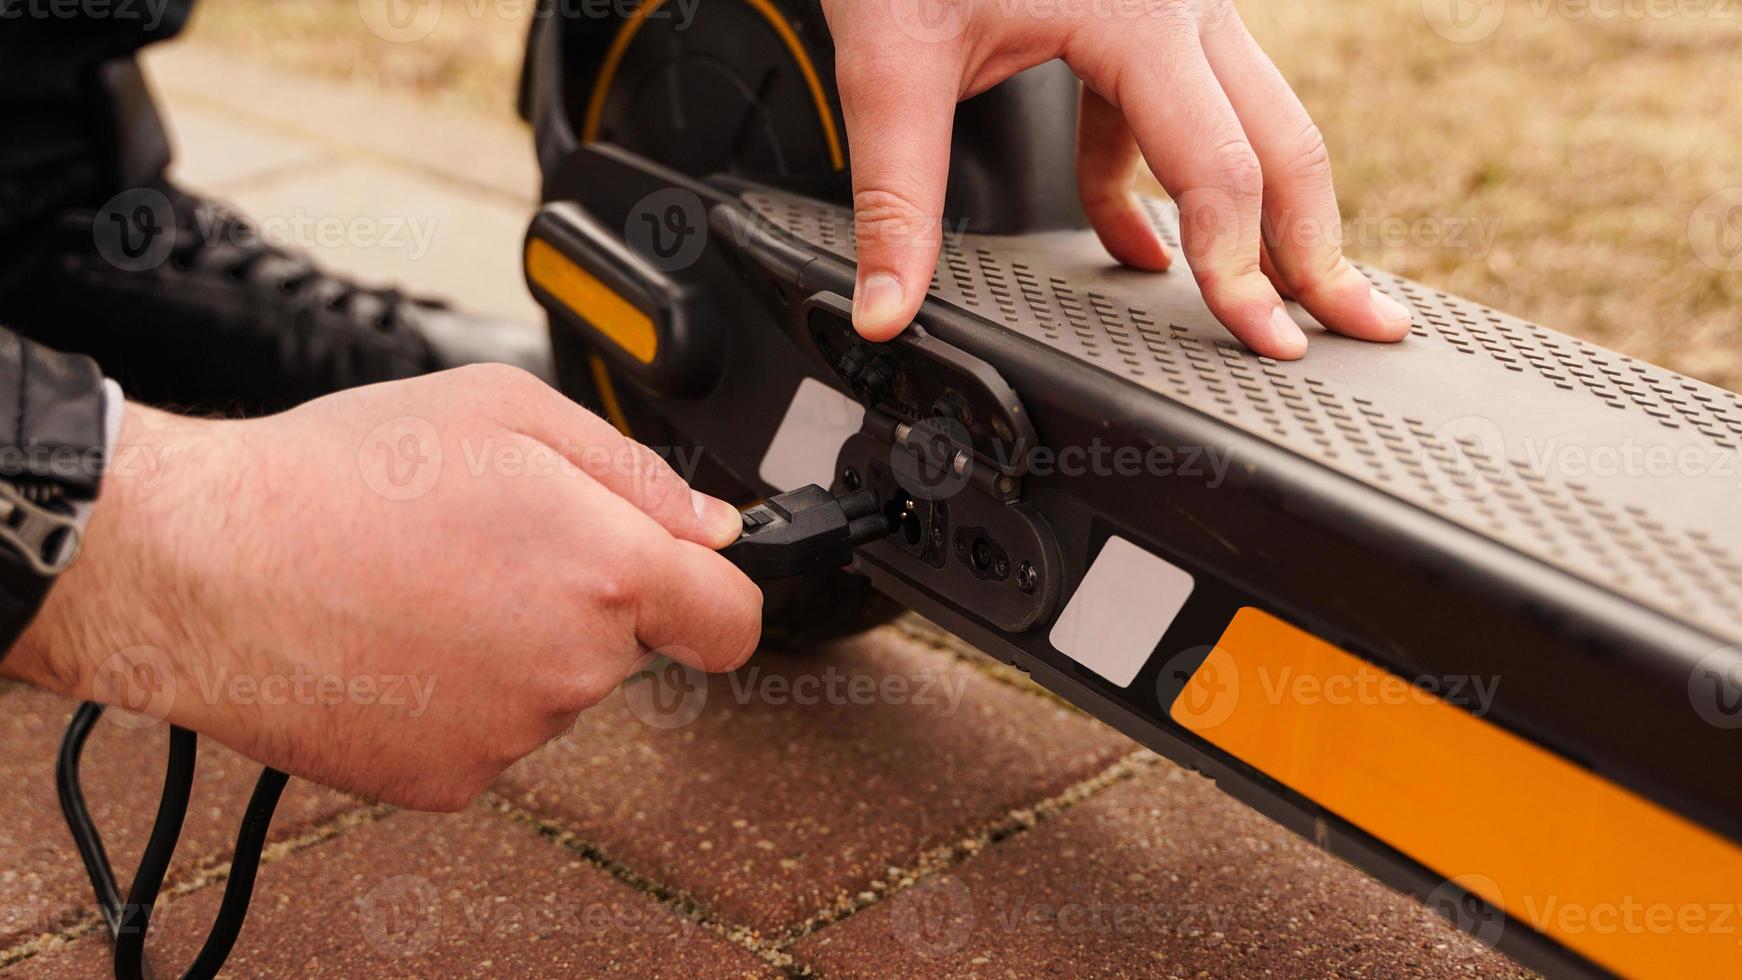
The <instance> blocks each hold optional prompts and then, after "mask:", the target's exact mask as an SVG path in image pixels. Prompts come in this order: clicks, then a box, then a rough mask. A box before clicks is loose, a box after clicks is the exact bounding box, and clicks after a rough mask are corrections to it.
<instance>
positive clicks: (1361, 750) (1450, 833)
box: [1169, 608, 1742, 977]
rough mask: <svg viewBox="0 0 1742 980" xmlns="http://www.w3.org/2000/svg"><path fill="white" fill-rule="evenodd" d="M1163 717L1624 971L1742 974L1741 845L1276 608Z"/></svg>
mask: <svg viewBox="0 0 1742 980" xmlns="http://www.w3.org/2000/svg"><path fill="white" fill-rule="evenodd" d="M1497 681H1498V682H1499V683H1503V682H1504V678H1498V679H1495V678H1489V679H1486V680H1485V683H1486V684H1487V685H1488V691H1489V692H1490V693H1491V692H1492V690H1493V689H1494V688H1493V685H1494V684H1495V683H1496V682H1497ZM1448 693H1450V692H1449V690H1448ZM1464 693H1465V695H1467V697H1465V696H1460V700H1462V701H1464V702H1465V703H1467V704H1477V703H1479V701H1480V699H1479V698H1478V697H1476V694H1477V693H1478V691H1477V689H1476V688H1474V687H1473V686H1472V687H1471V689H1470V690H1467V691H1466V692H1464ZM1689 710H1692V708H1691V707H1690V709H1689ZM1169 714H1170V715H1171V716H1172V717H1173V719H1174V720H1175V721H1177V722H1179V723H1180V724H1181V725H1183V726H1185V727H1186V728H1188V729H1190V730H1191V731H1194V732H1196V733H1197V734H1198V735H1200V736H1202V737H1203V738H1204V739H1205V740H1207V741H1209V742H1210V743H1211V744H1213V745H1216V746H1217V747H1219V748H1221V749H1223V750H1225V751H1227V752H1228V753H1229V754H1231V755H1233V756H1234V757H1235V758H1237V759H1240V760H1241V761H1243V762H1245V763H1247V764H1249V765H1251V766H1253V767H1254V768H1256V769H1258V770H1260V771H1261V772H1263V773H1264V774H1265V775H1267V776H1269V777H1270V778H1272V779H1274V780H1276V781H1277V782H1280V783H1282V784H1283V785H1285V786H1287V787H1288V788H1290V789H1292V790H1294V791H1295V792H1297V793H1300V794H1302V795H1303V796H1306V797H1308V798H1309V799H1311V800H1313V801H1314V802H1315V803H1317V804H1319V805H1320V806H1322V807H1324V808H1325V809H1326V810H1328V811H1330V812H1332V813H1335V814H1337V815H1338V816H1340V817H1342V818H1343V819H1344V820H1347V821H1349V822H1350V823H1352V824H1354V825H1355V826H1357V827H1359V828H1361V829H1362V830H1364V831H1366V832H1367V833H1369V834H1371V835H1373V836H1374V837H1376V838H1378V839H1379V840H1381V841H1383V842H1385V843H1386V844H1389V845H1390V846H1391V847H1393V848H1395V849H1397V850H1398V851H1401V852H1402V853H1404V854H1406V855H1408V856H1409V857H1411V858H1413V859H1414V860H1416V861H1417V862H1419V863H1421V864H1422V865H1424V866H1426V867H1428V868H1430V869H1432V870H1433V871H1434V872H1435V873H1437V874H1439V875H1442V876H1444V877H1445V878H1447V879H1449V880H1452V881H1455V882H1456V883H1457V884H1458V885H1459V886H1461V887H1463V888H1464V889H1466V890H1468V891H1470V892H1472V893H1474V894H1477V895H1480V896H1481V897H1482V898H1484V899H1486V900H1487V901H1488V902H1489V903H1490V904H1492V905H1494V906H1496V907H1498V908H1502V909H1505V910H1506V911H1507V913H1509V914H1510V915H1511V916H1513V917H1514V918H1515V919H1517V920H1518V921H1519V922H1522V923H1524V924H1525V925H1528V926H1530V927H1532V928H1534V929H1536V930H1537V931H1539V932H1542V933H1544V934H1546V935H1548V936H1550V937H1552V938H1553V939H1554V940H1555V941H1557V942H1559V943H1560V944H1561V945H1563V946H1565V947H1567V948H1569V949H1572V950H1574V951H1576V952H1578V953H1580V954H1582V955H1583V956H1585V957H1586V958H1588V959H1590V960H1591V961H1592V962H1595V963H1597V964H1599V965H1601V966H1603V967H1605V968H1607V969H1609V970H1611V971H1613V972H1616V973H1620V974H1624V975H1629V976H1658V977H1691V976H1742V848H1738V847H1737V846H1736V845H1735V844H1733V843H1731V842H1730V841H1728V840H1726V839H1724V838H1722V837H1719V836H1718V835H1716V834H1714V833H1712V832H1710V831H1708V830H1705V829H1704V828H1702V827H1699V826H1697V825H1695V824H1693V823H1690V822H1689V821H1687V820H1685V819H1683V818H1682V817H1679V816H1677V815H1676V814H1674V813H1671V812H1670V811H1668V810H1665V809H1663V808H1662V807H1660V806H1658V805H1657V804H1655V803H1652V802H1650V801H1648V800H1646V799H1644V798H1642V797H1640V796H1637V795H1635V794H1634V793H1632V792H1630V791H1628V790H1625V789H1622V788H1621V787H1619V786H1616V785H1615V784H1613V783H1611V782H1608V781H1607V780H1605V779H1603V778H1602V777H1600V776H1597V775H1595V774H1593V773H1591V772H1589V771H1587V770H1585V769H1582V768H1580V767H1578V766H1575V765H1573V764H1572V763H1570V762H1568V761H1567V760H1565V759H1563V758H1561V757H1560V756H1558V755H1555V754H1553V753H1551V752H1549V751H1547V750H1545V749H1543V748H1540V747H1538V746H1536V745H1534V744H1532V743H1530V742H1528V741H1525V740H1524V739H1522V738H1519V737H1518V736H1516V735H1513V734H1512V733H1510V732H1507V731H1505V730H1503V729H1501V728H1499V727H1498V726H1496V725H1494V724H1491V723H1489V722H1487V721H1484V720H1482V719H1481V718H1478V717H1477V716H1476V715H1475V714H1473V713H1471V711H1470V710H1467V709H1465V708H1461V707H1458V706H1455V705H1452V704H1449V703H1447V702H1446V701H1444V700H1442V699H1441V698H1439V697H1438V696H1436V695H1434V694H1431V693H1429V692H1427V691H1426V690H1424V689H1422V688H1421V687H1417V686H1415V685H1412V684H1410V683H1409V682H1407V681H1405V680H1403V679H1402V678H1400V677H1397V676H1396V675H1394V674H1391V673H1388V672H1386V671H1383V670H1380V669H1379V668H1377V667H1374V666H1372V665H1371V664H1368V663H1367V662H1365V661H1363V660H1360V659H1358V658H1357V657H1355V656H1353V655H1351V654H1349V653H1347V652H1345V651H1343V650H1341V649H1339V648H1338V647H1335V646H1332V645H1331V644H1329V643H1326V642H1325V641H1323V640H1320V639H1318V638H1317V637H1314V636H1312V635H1310V634H1308V633H1305V632H1303V631H1302V630H1299V629H1297V628H1295V627H1294V626H1291V625H1289V624H1288V623H1285V622H1283V621H1282V620H1280V619H1277V618H1276V617H1274V616H1271V615H1269V614H1268V613H1264V612H1261V611H1259V610H1257V609H1251V608H1247V609H1242V610H1240V611H1239V612H1238V613H1237V614H1235V616H1234V620H1233V622H1232V623H1230V624H1229V626H1228V629H1227V631H1226V632H1225V633H1224V634H1223V635H1222V638H1221V640H1220V641H1219V642H1218V643H1217V644H1216V647H1215V649H1214V650H1213V651H1212V652H1211V654H1210V655H1209V657H1208V658H1207V659H1206V660H1205V661H1204V663H1203V665H1202V666H1201V667H1199V668H1198V670H1197V671H1196V672H1195V673H1193V675H1192V677H1191V679H1190V680H1189V681H1188V682H1187V684H1186V687H1185V689H1184V690H1183V691H1181V693H1180V696H1179V697H1178V698H1176V699H1175V700H1174V703H1173V705H1172V707H1171V708H1170V709H1169ZM1616 723H1617V724H1625V723H1626V720H1625V719H1616ZM1712 764H1713V767H1714V769H1713V773H1712V778H1714V779H1719V778H1725V777H1724V775H1723V772H1724V771H1727V770H1725V769H1724V765H1723V760H1718V759H1713V760H1712ZM1501 928H1518V927H1517V926H1516V925H1513V924H1510V923H1508V924H1505V925H1504V926H1502V924H1501V923H1499V922H1498V921H1497V922H1495V923H1494V924H1492V926H1491V927H1487V928H1483V929H1478V930H1477V934H1478V935H1480V936H1482V937H1483V938H1484V939H1487V940H1489V941H1494V940H1495V939H1497V938H1498V937H1497V936H1496V935H1495V934H1494V933H1495V931H1497V930H1499V929H1501Z"/></svg>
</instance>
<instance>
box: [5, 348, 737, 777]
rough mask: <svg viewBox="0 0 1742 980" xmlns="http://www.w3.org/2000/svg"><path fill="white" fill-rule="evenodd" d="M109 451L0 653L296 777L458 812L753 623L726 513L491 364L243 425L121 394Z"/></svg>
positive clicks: (16, 672)
mask: <svg viewBox="0 0 1742 980" xmlns="http://www.w3.org/2000/svg"><path fill="white" fill-rule="evenodd" d="M121 446H122V452H121V455H119V456H118V464H120V465H119V468H118V469H117V470H115V471H112V472H111V473H110V474H109V476H108V477H107V478H106V480H105V484H104V488H103V495H102V498H101V500H100V501H99V502H98V505H97V509H96V512H95V513H94V514H93V516H92V519H91V523H90V526H89V528H88V530H87V536H86V543H85V551H84V553H83V555H82V556H81V557H80V558H79V560H78V561H77V562H75V563H74V565H73V567H72V568H71V569H70V570H69V571H68V572H67V573H66V575H64V576H63V577H62V579H61V581H60V582H59V583H58V584H57V585H56V587H55V589H54V590H53V591H52V592H51V593H50V595H49V599H48V602H47V603H46V604H45V606H44V607H43V609H42V611H41V614H40V615H39V616H38V618H37V620H36V622H35V623H33V624H32V626H31V628H30V629H29V630H28V631H27V632H26V634H25V636H24V638H23V639H22V640H21V641H20V643H19V644H18V645H17V647H15V648H14V649H13V650H12V652H11V653H10V654H9V655H8V656H7V658H6V659H5V660H4V661H0V666H3V667H4V668H5V670H6V672H7V673H8V674H10V675H12V676H16V677H20V678H21V679H24V680H27V681H31V682H33V683H36V684H38V685H40V686H43V687H47V688H51V689H54V690H58V691H61V692H62V693H66V694H69V695H72V696H74V697H79V698H88V699H94V700H101V701H106V702H110V703H117V702H119V703H122V704H124V706H126V707H129V708H133V709H141V708H143V709H144V710H146V711H148V712H150V713H151V714H154V715H156V716H158V717H161V718H164V719H166V720H168V721H170V722H174V723H176V724H179V725H182V726H184V727H187V728H191V729H194V730H196V731H200V732H203V733H206V734H209V735H211V736H213V737H215V738H217V739H218V740H219V741H221V742H223V743H225V744H226V745H229V746H231V747H232V748H234V749H236V750H237V751H239V752H241V753H243V754H244V755H247V756H250V757H252V758H254V759H256V760H258V761H260V762H263V763H266V764H268V765H271V766H275V767H277V768H280V769H283V770H285V771H287V772H290V773H292V774H293V775H298V776H304V777H307V778H309V779H312V780H314V781H316V782H320V783H325V784H327V785H330V786H335V787H338V788H340V789H344V790H348V791H352V792H356V793H359V794H362V795H364V796H367V797H371V798H374V799H379V800H384V801H387V802H390V803H395V804H399V805H402V806H410V807H416V808H420V809H438V810H440V809H455V808H458V807H460V806H463V805H464V804H465V803H466V802H467V801H468V800H470V799H471V798H472V797H473V796H474V795H476V794H477V793H478V792H479V791H480V790H481V789H483V788H484V787H485V786H486V785H488V784H489V782H490V781H491V780H492V779H494V778H495V776H496V775H497V774H498V773H499V772H501V770H502V769H503V768H505V767H506V766H507V765H509V764H510V763H512V762H513V761H514V760H516V759H518V758H520V757H521V756H523V755H525V754H527V753H529V752H531V751H533V750H534V749H536V748H538V747H539V746H540V745H542V744H543V743H545V742H546V741H548V740H550V739H551V738H554V737H556V736H557V735H559V734H561V733H562V732H563V731H564V730H565V729H566V728H567V727H568V726H569V725H570V723H571V722H572V721H573V719H574V717H575V715H576V713H577V712H579V711H580V710H581V709H583V708H585V707H587V706H588V705H591V704H593V703H595V702H597V701H598V700H599V699H601V698H603V697H604V696H605V695H606V694H608V693H609V692H610V691H611V690H612V689H613V688H614V687H615V686H616V685H617V684H618V683H619V682H620V681H622V680H623V678H625V677H626V676H628V675H629V674H631V673H632V672H633V671H634V670H635V669H637V667H638V665H639V664H641V663H642V662H644V660H645V658H646V657H647V656H649V655H650V653H651V652H653V651H659V652H663V653H666V654H669V655H670V656H672V657H673V658H675V659H678V660H680V661H682V662H684V663H687V664H689V665H691V666H693V667H697V668H700V669H703V670H710V671H718V670H726V669H730V668H732V667H735V666H737V665H738V664H740V663H742V662H743V661H744V660H745V659H747V658H748V657H749V656H750V654H751V652H752V650H753V649H754V647H755V644H756V641H757V636H758V633H759V630H760V617H761V603H762V597H761V593H760V592H759V591H758V590H757V588H756V586H755V585H753V584H752V583H751V582H750V581H749V580H748V579H746V578H745V577H744V576H743V575H742V574H740V573H739V572H738V570H737V569H735V568H734V567H733V566H732V565H731V564H730V563H729V562H727V561H726V560H725V559H724V558H722V557H721V556H720V555H718V554H716V553H715V551H714V549H715V548H718V547H721V546H723V545H725V544H727V543H729V542H731V541H732V540H734V539H735V537H736V536H737V534H738V531H739V528H740V521H739V518H738V513H737V511H736V510H735V509H734V508H733V507H732V506H731V505H729V504H726V503H724V502H722V501H719V500H714V499H712V498H709V497H704V496H701V495H699V494H697V495H692V491H691V490H690V489H689V487H688V485H687V484H686V483H685V482H684V481H683V480H682V479H681V478H680V477H679V476H678V475H677V474H676V473H675V472H673V471H672V470H671V468H670V467H669V466H667V465H666V464H665V463H664V462H663V461H661V460H660V459H659V458H658V457H657V456H655V455H653V454H652V453H651V452H650V451H649V450H647V449H646V448H644V447H641V446H639V445H637V444H635V443H633V442H631V441H629V440H627V439H625V438H623V437H622V436H620V435H619V434H618V433H617V432H616V431H615V430H613V429H612V428H611V427H610V426H609V425H608V424H606V423H605V422H603V421H601V420H600V419H598V418H597V417H595V416H593V415H591V414H589V413H587V412H586V411H584V410H582V409H580V408H579V407H577V406H576V405H574V404H573V403H572V402H570V401H569V400H568V399H566V398H564V397H562V396H561V395H559V394H558V393H556V392H555V391H552V390H551V389H550V388H547V387H546V386H544V385H543V384H542V383H540V382H538V381H536V380H535V379H533V378H532V376H531V375H528V374H525V373H524V372H521V371H518V370H516V369H513V368H506V367H499V366H494V365H491V366H477V367H469V368H461V369H459V370H455V371H448V372H444V373H442V374H436V375H431V376H428V377H425V378H420V379H417V380H413V381H405V382H398V383H394V384H385V385H376V386H372V387H367V388H359V389H356V390H353V391H348V392H344V393H341V394H337V395H332V396H329V397H326V398H322V399H320V400H318V401H314V402H311V403H309V404H307V405H304V406H303V407H301V408H297V409H295V410H293V411H290V412H287V413H285V414H283V415H277V416H271V417H268V418H262V419H258V420H253V421H246V422H218V421H201V420H193V419H185V418H180V417H176V416H172V415H166V414H163V413H161V412H155V411H152V410H150V409H146V408H143V407H139V406H129V407H128V409H127V414H126V416H125V424H124V427H123V432H122V438H121ZM129 453H131V454H134V455H132V456H131V457H129V456H128V455H127V454H129ZM130 459H131V463H129V460H130Z"/></svg>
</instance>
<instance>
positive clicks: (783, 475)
mask: <svg viewBox="0 0 1742 980" xmlns="http://www.w3.org/2000/svg"><path fill="white" fill-rule="evenodd" d="M864 421H865V406H863V405H861V404H859V403H858V402H856V401H854V400H853V399H851V398H848V397H847V396H846V395H843V394H841V393H840V392H838V391H836V390H835V389H833V388H830V387H829V386H828V385H826V384H823V383H822V382H821V381H818V380H817V379H815V378H806V379H804V380H803V381H800V382H799V384H798V392H797V393H796V394H794V395H793V396H792V404H791V405H788V406H787V407H786V417H785V418H783V419H781V420H780V428H778V429H776V430H775V432H774V439H773V441H771V442H770V443H769V444H768V452H766V453H764V454H763V456H762V465H761V466H760V467H758V468H757V473H758V474H759V475H760V476H761V477H762V480H763V482H765V483H767V484H769V485H770V486H772V487H774V489H775V490H777V491H780V492H783V493H784V492H785V491H787V490H797V489H798V488H799V487H802V486H806V485H808V484H812V483H814V484H816V485H817V486H819V487H822V488H824V489H828V487H829V485H830V484H831V483H833V482H835V458H836V457H838V456H840V455H841V445H842V444H843V443H845V442H846V441H847V438H848V437H849V436H851V435H853V434H854V433H855V432H858V431H859V426H860V425H861V424H862V423H864Z"/></svg>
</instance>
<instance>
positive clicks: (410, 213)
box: [224, 161, 544, 330]
mask: <svg viewBox="0 0 1742 980" xmlns="http://www.w3.org/2000/svg"><path fill="white" fill-rule="evenodd" d="M224 196H225V197H227V198H228V199H229V200H231V201H232V202H233V203H234V204H235V205H236V206H237V207H238V208H240V209H241V210H242V212H243V213H245V214H247V215H248V216H249V217H250V218H251V219H253V221H254V222H255V224H256V226H257V227H259V228H260V229H261V230H262V233H263V234H264V235H265V236H266V237H267V238H268V240H270V241H274V242H277V243H279V244H285V245H289V246H292V247H295V248H298V249H301V250H302V251H304V252H307V253H308V254H309V255H310V256H312V257H313V258H314V259H315V260H316V261H317V262H319V263H321V264H322V265H324V266H326V267H327V268H329V269H332V270H334V271H336V272H340V273H343V274H344V275H346V276H350V277H352V278H355V279H357V280H359V281H361V282H365V283H379V284H391V285H397V286H400V287H402V288H404V289H405V290H407V291H409V292H412V293H417V294H429V295H433V296H436V297H439V298H444V299H450V300H453V301H455V302H456V303H458V304H460V305H462V306H464V307H465V308H466V309H468V310H470V311H473V312H478V313H490V314H494V315H497V316H502V317H507V318H509V319H513V320H519V321H523V322H524V323H525V324H526V329H528V330H542V329H544V327H543V322H544V321H543V319H542V315H541V314H540V312H539V310H538V307H537V305H536V304H535V303H533V301H532V297H531V295H530V294H528V293H527V291H526V279H525V276H524V274H523V273H522V271H521V267H520V245H521V241H522V240H523V239H524V238H525V235H526V226H527V224H528V223H530V222H531V220H532V209H531V206H530V205H517V204H505V203H501V202H498V201H495V200H491V199H488V198H480V197H479V196H478V195H476V194H467V193H464V191H463V189H458V188H456V187H454V186H453V185H451V184H447V183H443V182H440V181H436V180H432V179H430V178H428V177H424V176H420V175H418V174H415V173H409V172H404V171H398V170H394V169H392V168H391V167H390V166H389V165H387V164H382V163H371V162H367V161H362V162H357V161H352V162H346V163H341V164H334V165H329V166H323V167H320V168H317V169H315V170H313V171H310V172H308V173H300V174H291V175H287V176H286V177H285V178H284V179H280V180H274V181H262V182H255V183H251V184H247V185H244V186H242V187H240V188H238V189H236V190H235V191H233V192H226V193H225V194H224Z"/></svg>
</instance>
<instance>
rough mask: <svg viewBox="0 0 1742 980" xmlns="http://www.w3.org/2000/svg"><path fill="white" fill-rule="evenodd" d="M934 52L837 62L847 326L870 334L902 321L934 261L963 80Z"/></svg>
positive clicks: (920, 49)
mask: <svg viewBox="0 0 1742 980" xmlns="http://www.w3.org/2000/svg"><path fill="white" fill-rule="evenodd" d="M941 54H942V46H941V45H931V44H924V43H917V44H914V45H903V46H899V47H884V48H882V49H881V50H878V51H877V52H876V54H875V55H873V56H872V58H871V59H870V60H865V59H860V58H855V59H848V60H841V61H839V62H838V63H837V67H836V82H837V84H838V85H839V87H840V92H841V113H842V115H843V116H845V117H846V121H847V143H848V146H849V147H850V148H851V150H852V159H853V219H854V223H855V234H854V237H855V244H856V245H857V248H858V252H859V274H858V281H857V283H856V285H855V288H854V292H853V326H854V328H855V329H857V330H858V331H859V334H860V336H862V337H864V338H865V339H867V340H888V339H889V338H891V337H893V336H895V335H896V334H898V333H900V332H901V331H902V330H903V329H905V328H906V326H907V324H908V323H909V322H910V321H911V320H912V319H913V315H914V313H915V312H917V311H918V309H919V304H920V302H921V301H922V300H924V299H925V294H926V291H927V288H928V286H929V284H930V282H931V277H932V273H933V272H934V271H935V270H936V268H937V261H938V247H939V242H940V238H939V236H940V234H941V222H942V220H943V211H944V185H945V184H946V183H947V182H948V179H949V169H950V129H951V126H952V124H953V123H954V121H955V111H956V97H957V95H958V89H959V86H960V77H961V76H960V72H959V71H958V70H957V68H956V66H955V59H954V58H944V57H941V56H940V55H941Z"/></svg>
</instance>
